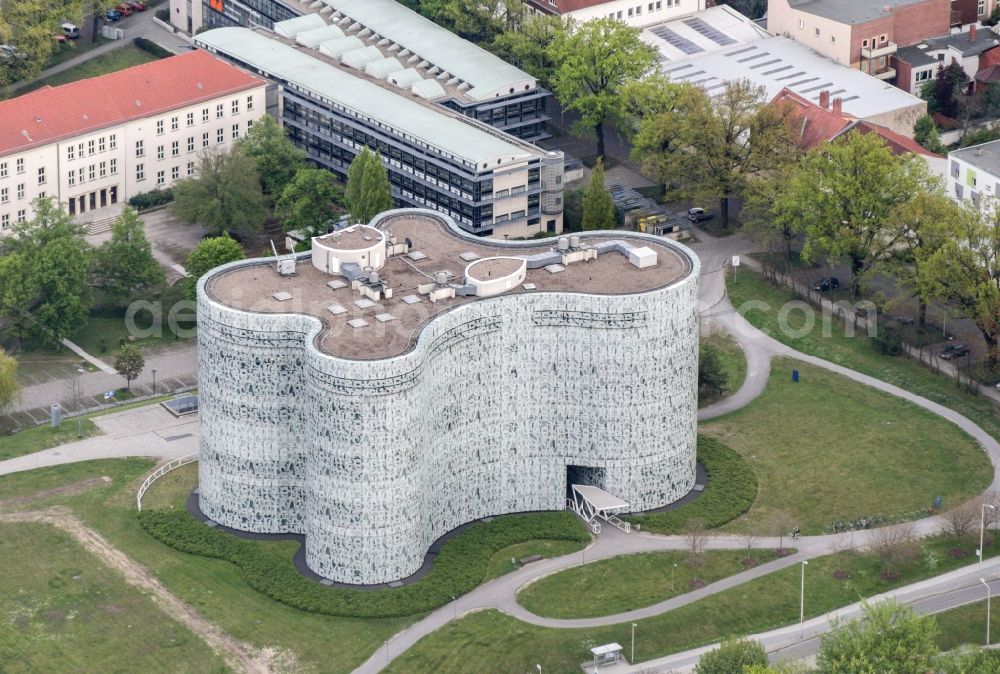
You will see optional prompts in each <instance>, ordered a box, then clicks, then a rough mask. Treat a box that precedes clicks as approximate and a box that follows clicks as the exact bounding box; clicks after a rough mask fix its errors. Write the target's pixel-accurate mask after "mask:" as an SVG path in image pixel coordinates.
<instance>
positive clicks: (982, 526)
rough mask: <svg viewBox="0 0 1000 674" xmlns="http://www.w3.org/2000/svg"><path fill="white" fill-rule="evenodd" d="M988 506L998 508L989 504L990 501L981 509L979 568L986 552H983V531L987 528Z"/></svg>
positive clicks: (993, 508)
mask: <svg viewBox="0 0 1000 674" xmlns="http://www.w3.org/2000/svg"><path fill="white" fill-rule="evenodd" d="M987 508H989V509H990V510H994V511H995V510H996V508H995V507H994V506H992V505H991V504H989V503H984V504H983V507H982V508H981V509H980V510H981V513H980V517H979V568H982V567H983V557H984V553H983V531H984V529H985V528H986V509H987Z"/></svg>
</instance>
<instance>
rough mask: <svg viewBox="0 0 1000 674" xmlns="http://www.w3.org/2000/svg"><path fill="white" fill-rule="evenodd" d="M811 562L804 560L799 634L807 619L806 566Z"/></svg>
mask: <svg viewBox="0 0 1000 674" xmlns="http://www.w3.org/2000/svg"><path fill="white" fill-rule="evenodd" d="M808 564H809V562H808V561H807V560H805V559H803V560H802V582H801V585H800V587H799V625H800V627H799V634H800V635H801V634H802V628H801V625H802V623H804V622H805V621H806V566H808Z"/></svg>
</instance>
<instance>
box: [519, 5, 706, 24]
mask: <svg viewBox="0 0 1000 674" xmlns="http://www.w3.org/2000/svg"><path fill="white" fill-rule="evenodd" d="M706 4H708V5H711V4H712V3H711V2H708V3H706V0H653V1H650V0H524V5H525V7H526V8H527V9H528V11H529V12H533V13H536V14H555V15H557V16H561V17H564V18H569V19H573V20H574V21H579V22H583V21H590V20H591V19H603V18H605V17H607V18H611V19H618V20H619V21H624V22H625V23H627V24H628V25H630V26H634V27H636V28H642V27H645V26H650V25H652V24H654V23H660V22H661V21H669V20H671V19H676V18H679V17H682V16H687V15H689V14H694V13H695V12H700V11H702V10H703V9H705V7H706Z"/></svg>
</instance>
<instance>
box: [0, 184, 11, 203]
mask: <svg viewBox="0 0 1000 674" xmlns="http://www.w3.org/2000/svg"><path fill="white" fill-rule="evenodd" d="M8 202H10V188H9V187H0V204H6V203H8Z"/></svg>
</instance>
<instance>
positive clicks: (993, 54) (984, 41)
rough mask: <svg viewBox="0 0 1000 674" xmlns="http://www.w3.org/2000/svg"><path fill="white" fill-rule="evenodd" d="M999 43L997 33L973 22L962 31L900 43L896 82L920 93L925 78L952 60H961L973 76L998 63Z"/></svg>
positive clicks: (971, 77) (908, 89) (896, 59)
mask: <svg viewBox="0 0 1000 674" xmlns="http://www.w3.org/2000/svg"><path fill="white" fill-rule="evenodd" d="M998 46H1000V36H998V35H997V34H996V33H995V32H994V31H993V30H991V29H989V28H977V27H976V26H975V25H973V26H970V27H969V29H968V30H967V31H965V32H963V33H949V34H946V35H942V36H939V37H933V38H928V39H926V40H924V41H923V42H921V43H920V44H916V45H912V46H909V47H900V48H899V50H897V52H896V54H895V55H894V57H893V65H894V66H895V68H896V72H897V75H896V86H898V87H899V88H900V89H902V90H904V91H909V92H910V93H912V94H919V93H920V88H921V87H922V86H923V85H924V83H925V82H928V81H930V80H933V79H935V78H936V77H937V73H938V70H939V69H940V68H941V67H943V66H947V65H950V64H951V63H958V64H960V65H961V66H962V70H964V71H965V74H966V75H968V76H969V80H970V81H971V80H975V79H977V75H978V74H979V72H980V71H981V70H983V69H984V68H985V67H988V66H990V65H995V64H997V63H1000V49H997V47H998ZM987 54H990V56H989V57H988V58H987V57H986V55H987Z"/></svg>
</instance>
